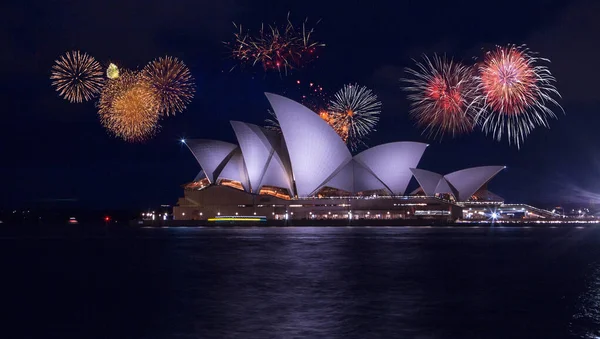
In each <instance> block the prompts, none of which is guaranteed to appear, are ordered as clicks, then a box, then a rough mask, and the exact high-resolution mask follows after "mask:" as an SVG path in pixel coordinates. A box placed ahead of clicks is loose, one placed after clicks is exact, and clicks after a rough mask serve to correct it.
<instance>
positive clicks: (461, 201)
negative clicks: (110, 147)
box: [173, 93, 504, 220]
mask: <svg viewBox="0 0 600 339" xmlns="http://www.w3.org/2000/svg"><path fill="white" fill-rule="evenodd" d="M266 96H267V99H268V100H269V102H270V104H271V106H272V108H273V110H274V112H275V115H276V116H277V120H278V121H279V124H280V126H281V133H277V132H274V131H270V130H266V129H264V128H262V127H260V126H257V125H253V124H249V123H244V122H240V121H232V122H231V126H232V128H233V130H234V132H235V136H236V138H237V144H233V143H228V142H223V141H217V140H205V139H195V140H187V141H184V142H185V144H186V145H187V147H188V148H189V149H190V151H191V152H192V154H193V155H194V157H195V158H196V160H197V161H198V164H199V165H200V167H201V168H202V171H201V172H200V173H199V174H198V176H197V177H196V178H195V179H194V180H193V181H192V182H190V183H188V184H185V185H184V197H182V198H180V199H179V201H178V204H177V206H175V207H174V208H173V217H174V219H175V220H208V219H211V218H215V217H218V216H264V217H266V218H267V219H288V220H289V219H319V220H327V219H351V220H355V219H412V218H431V219H442V220H455V219H458V218H464V217H465V215H464V213H463V210H464V209H465V208H467V209H468V208H469V206H471V207H470V208H471V209H472V208H473V206H472V205H473V204H475V205H477V204H479V205H477V206H482V204H485V205H486V206H487V205H490V206H495V204H500V205H501V204H502V199H501V198H500V197H498V196H496V195H494V194H493V193H491V192H489V191H487V183H488V182H489V181H490V180H491V179H492V178H493V177H494V176H495V175H496V174H498V173H499V172H500V171H502V169H504V166H482V167H475V168H469V169H464V170H460V171H456V172H453V173H450V174H446V175H440V174H437V173H434V172H430V171H426V170H423V169H419V168H417V167H418V164H419V161H420V160H421V157H422V156H423V153H424V152H425V150H426V148H427V146H428V145H427V144H423V143H419V142H392V143H387V144H383V145H378V146H375V147H372V148H370V149H367V150H365V151H363V152H361V153H359V154H357V155H354V156H353V155H352V154H351V153H350V151H349V150H348V148H347V147H346V144H345V143H344V141H343V140H342V139H341V138H340V137H339V136H338V134H337V133H336V132H335V131H334V130H333V129H332V128H331V127H330V126H329V125H328V124H327V123H326V122H325V121H324V120H323V119H321V118H320V117H319V115H317V114H315V113H314V112H312V111H311V110H309V109H308V108H306V107H304V106H303V105H301V104H299V103H296V102H294V101H292V100H290V99H287V98H285V97H282V96H279V95H275V94H270V93H266ZM413 177H414V178H415V179H416V181H417V182H418V183H419V186H420V187H419V189H417V190H415V191H413V192H412V193H411V192H407V191H406V190H407V187H408V185H409V182H410V181H411V179H412V178H413Z"/></svg>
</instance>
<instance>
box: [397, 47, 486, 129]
mask: <svg viewBox="0 0 600 339" xmlns="http://www.w3.org/2000/svg"><path fill="white" fill-rule="evenodd" d="M416 66H417V67H416V69H412V68H407V69H406V72H407V73H408V74H409V75H410V76H411V78H408V79H401V80H402V81H403V82H405V83H406V84H407V86H405V87H404V90H405V91H407V92H409V93H410V94H409V95H408V100H409V101H411V110H410V113H411V116H412V117H413V119H415V120H416V122H417V125H419V126H421V127H423V128H424V130H423V132H424V133H427V134H428V135H429V136H432V137H433V138H437V137H438V136H439V137H440V139H441V138H443V137H444V135H445V134H450V135H452V136H453V137H454V136H456V135H458V134H463V133H468V132H471V131H472V130H473V127H474V120H475V119H474V118H475V114H474V113H475V111H474V106H473V105H472V103H473V100H474V98H475V96H476V95H475V90H476V87H477V86H476V82H475V77H474V72H473V68H472V67H468V66H465V65H462V64H460V63H457V62H454V61H453V60H451V59H450V60H448V59H446V57H445V56H444V57H439V56H437V55H434V57H433V58H432V59H430V58H428V57H427V56H425V55H424V56H423V62H416Z"/></svg>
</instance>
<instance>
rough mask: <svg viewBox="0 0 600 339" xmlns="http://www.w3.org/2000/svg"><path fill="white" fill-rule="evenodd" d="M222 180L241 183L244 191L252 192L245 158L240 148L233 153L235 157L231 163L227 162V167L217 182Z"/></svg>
mask: <svg viewBox="0 0 600 339" xmlns="http://www.w3.org/2000/svg"><path fill="white" fill-rule="evenodd" d="M220 179H229V180H235V181H239V182H241V183H242V186H243V187H244V190H246V191H250V187H249V186H250V185H249V181H248V174H247V172H246V166H244V157H243V156H242V152H241V151H240V149H239V148H236V149H235V150H234V151H233V155H232V156H231V158H230V159H229V161H227V164H225V167H223V170H222V171H221V173H220V174H219V177H218V179H217V181H218V180H220Z"/></svg>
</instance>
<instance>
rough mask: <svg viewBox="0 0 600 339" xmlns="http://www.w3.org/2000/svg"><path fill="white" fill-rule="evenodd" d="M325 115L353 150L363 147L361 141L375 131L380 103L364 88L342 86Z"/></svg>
mask: <svg viewBox="0 0 600 339" xmlns="http://www.w3.org/2000/svg"><path fill="white" fill-rule="evenodd" d="M327 113H328V114H329V115H330V117H329V119H331V120H332V122H331V123H330V125H333V128H334V130H335V131H336V132H338V134H339V135H340V136H341V137H342V139H344V136H345V141H346V144H348V146H349V147H350V148H351V149H352V150H353V151H355V150H357V149H358V148H359V147H360V146H362V145H365V143H364V141H363V139H364V138H365V137H366V136H367V135H368V134H369V133H371V132H373V131H374V130H375V125H376V124H377V122H378V121H379V113H381V102H380V101H379V100H378V99H377V95H375V94H374V93H373V92H372V91H371V90H370V89H368V88H366V87H364V86H358V85H357V84H354V85H351V84H350V85H344V87H343V88H342V89H340V90H339V91H338V92H337V93H335V95H334V98H333V99H332V100H331V101H330V103H329V107H328V108H327Z"/></svg>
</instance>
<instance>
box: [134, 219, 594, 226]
mask: <svg viewBox="0 0 600 339" xmlns="http://www.w3.org/2000/svg"><path fill="white" fill-rule="evenodd" d="M599 224H600V220H596V219H594V220H571V219H569V220H547V221H546V220H545V221H521V220H518V221H504V220H502V221H491V220H490V221H487V220H486V221H468V222H466V221H440V220H418V219H411V220H352V221H351V222H349V221H348V220H287V221H284V220H268V221H266V222H243V223H242V222H209V221H207V220H155V221H152V220H134V221H132V222H131V223H130V225H131V226H137V227H146V228H164V227H175V228H176V227H365V228H366V227H491V226H498V227H502V226H504V227H559V226H560V227H576V226H596V225H599Z"/></svg>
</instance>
